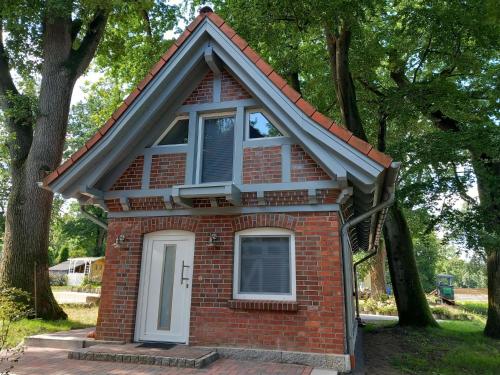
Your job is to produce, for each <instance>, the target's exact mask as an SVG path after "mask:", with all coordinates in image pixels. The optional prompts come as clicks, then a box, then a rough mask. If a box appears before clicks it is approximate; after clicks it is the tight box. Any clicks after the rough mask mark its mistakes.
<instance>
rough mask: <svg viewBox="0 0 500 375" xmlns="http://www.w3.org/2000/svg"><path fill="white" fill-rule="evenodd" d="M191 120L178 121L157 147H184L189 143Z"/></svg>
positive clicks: (172, 125) (182, 119)
mask: <svg viewBox="0 0 500 375" xmlns="http://www.w3.org/2000/svg"><path fill="white" fill-rule="evenodd" d="M188 133H189V119H187V118H181V119H176V120H175V121H174V122H173V123H172V124H171V125H170V126H169V127H168V129H167V131H166V134H164V135H163V136H162V137H161V138H160V140H159V141H158V142H157V143H156V146H167V145H184V144H187V143H188Z"/></svg>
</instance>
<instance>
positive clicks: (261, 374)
mask: <svg viewBox="0 0 500 375" xmlns="http://www.w3.org/2000/svg"><path fill="white" fill-rule="evenodd" d="M67 356H68V352H67V351H66V350H63V349H52V348H35V347H30V348H28V349H27V350H26V352H25V354H24V356H23V357H22V359H21V360H20V362H19V363H18V364H16V366H15V367H14V369H13V370H12V372H11V374H12V375H33V374H43V375H132V374H133V375H160V374H161V375H173V374H179V375H310V374H311V371H312V368H310V367H306V366H298V365H289V364H283V363H263V362H250V361H236V360H231V359H219V360H217V361H215V362H214V363H212V364H211V365H209V366H208V367H206V368H204V369H189V368H176V367H161V366H149V365H136V364H130V363H116V362H94V361H81V360H73V359H68V357H67Z"/></svg>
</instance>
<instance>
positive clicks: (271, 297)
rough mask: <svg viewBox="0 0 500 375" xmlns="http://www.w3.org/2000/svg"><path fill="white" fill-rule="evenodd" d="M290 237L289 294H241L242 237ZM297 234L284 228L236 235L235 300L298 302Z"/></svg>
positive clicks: (244, 231) (247, 230)
mask: <svg viewBox="0 0 500 375" xmlns="http://www.w3.org/2000/svg"><path fill="white" fill-rule="evenodd" d="M265 236H272V237H276V236H279V237H289V238H290V284H291V285H290V292H291V293H289V294H272V293H265V294H256V293H240V292H239V285H240V257H241V246H240V245H241V237H265ZM295 262H296V261H295V234H294V233H293V232H292V231H290V230H287V229H282V228H251V229H245V230H242V231H240V232H236V233H235V239H234V265H233V299H239V300H264V301H296V300H297V291H296V267H295Z"/></svg>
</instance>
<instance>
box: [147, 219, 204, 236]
mask: <svg viewBox="0 0 500 375" xmlns="http://www.w3.org/2000/svg"><path fill="white" fill-rule="evenodd" d="M198 221H199V219H198V218H193V217H189V216H165V217H152V218H147V219H144V220H143V221H142V234H147V233H151V232H158V231H161V230H185V231H188V232H196V228H197V226H198Z"/></svg>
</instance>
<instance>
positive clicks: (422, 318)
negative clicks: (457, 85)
mask: <svg viewBox="0 0 500 375" xmlns="http://www.w3.org/2000/svg"><path fill="white" fill-rule="evenodd" d="M331 30H332V28H331V27H326V30H325V34H326V43H327V47H328V54H329V58H330V67H331V71H332V77H333V81H334V85H335V89H336V93H337V100H338V104H339V106H340V110H341V113H342V117H343V120H344V122H345V124H346V126H347V128H348V129H349V130H350V131H352V132H353V134H354V135H356V136H357V137H359V138H361V139H363V140H365V141H366V140H367V137H366V133H365V131H364V128H363V124H362V122H361V118H360V115H359V111H358V107H357V100H356V91H355V87H354V82H353V80H352V76H351V73H350V71H349V58H348V52H349V44H350V39H351V31H350V29H349V27H348V25H345V24H344V25H342V26H341V27H339V32H338V33H337V34H336V35H335V34H333V33H332V31H331ZM382 120H383V124H384V127H383V133H380V132H379V138H380V137H381V136H382V137H383V138H384V140H383V141H384V147H385V123H386V117H383V118H381V121H382ZM380 144H381V140H380V139H379V145H380ZM382 151H383V150H382ZM384 239H385V244H386V250H387V260H388V263H389V271H390V273H391V280H392V284H393V288H394V296H395V298H396V305H397V306H398V314H399V323H400V324H401V325H413V326H437V323H436V321H435V320H434V318H433V317H432V314H431V312H430V309H429V304H428V303H427V300H426V298H425V295H424V291H423V289H422V285H421V284H420V279H419V275H418V270H417V265H416V262H415V255H414V253H413V242H412V239H411V234H410V230H409V228H408V224H407V223H406V220H405V218H404V215H403V212H402V211H401V210H400V209H399V208H397V205H396V203H395V204H394V206H393V207H391V208H389V211H388V214H387V219H386V224H385V225H384ZM396 290H397V291H396Z"/></svg>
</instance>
